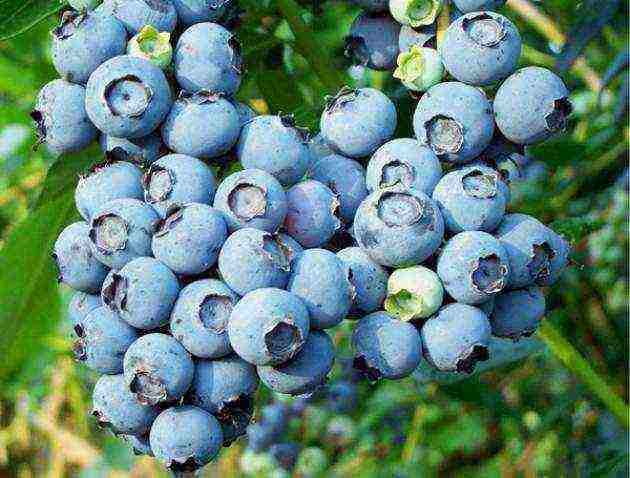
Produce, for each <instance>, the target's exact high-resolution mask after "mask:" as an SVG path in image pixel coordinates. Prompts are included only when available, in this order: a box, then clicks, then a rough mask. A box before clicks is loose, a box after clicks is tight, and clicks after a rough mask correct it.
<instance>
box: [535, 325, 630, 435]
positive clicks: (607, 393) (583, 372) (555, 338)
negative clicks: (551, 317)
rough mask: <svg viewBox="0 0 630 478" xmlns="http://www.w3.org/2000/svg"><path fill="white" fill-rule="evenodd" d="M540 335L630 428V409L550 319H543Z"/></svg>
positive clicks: (559, 357)
mask: <svg viewBox="0 0 630 478" xmlns="http://www.w3.org/2000/svg"><path fill="white" fill-rule="evenodd" d="M538 337H540V338H541V339H542V340H543V341H544V342H545V343H546V344H547V347H549V349H550V350H551V352H552V353H553V354H554V355H555V356H556V357H557V358H558V359H559V360H560V361H561V362H562V363H563V364H564V366H565V367H566V368H568V369H569V370H570V371H571V372H572V373H573V374H574V375H575V376H577V377H578V378H579V379H580V380H581V381H582V382H583V383H584V385H586V387H587V388H588V389H589V390H590V391H591V392H593V394H595V395H596V396H597V397H598V398H599V399H600V400H601V401H602V402H603V404H604V405H605V406H606V408H608V410H610V412H611V413H612V414H613V415H615V417H617V419H618V420H619V421H620V422H621V423H622V424H623V425H624V426H625V427H626V428H630V409H629V408H628V405H627V404H626V403H625V402H624V401H623V399H622V398H621V397H619V396H618V395H617V394H616V393H615V392H614V391H613V389H612V388H611V387H610V386H609V385H608V384H607V383H606V382H604V380H603V379H602V378H601V377H600V376H599V375H597V373H596V372H595V370H593V368H592V367H591V366H590V364H589V363H588V362H587V361H586V360H585V359H584V357H582V356H581V355H580V353H579V352H578V351H577V350H575V348H573V346H572V345H571V344H570V343H569V342H568V341H567V340H566V339H565V338H564V337H562V335H561V334H560V332H558V331H557V330H556V329H555V327H554V326H553V325H551V323H550V322H549V321H548V320H545V321H543V323H542V324H541V325H540V328H539V330H538Z"/></svg>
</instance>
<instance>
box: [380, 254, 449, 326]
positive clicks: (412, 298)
mask: <svg viewBox="0 0 630 478" xmlns="http://www.w3.org/2000/svg"><path fill="white" fill-rule="evenodd" d="M443 298H444V287H443V286H442V281H440V278H439V277H438V275H437V274H436V273H435V272H433V271H432V270H430V269H427V268H426V267H422V266H414V267H408V268H406V269H398V270H395V271H394V272H393V273H392V275H391V276H389V280H388V281H387V298H386V299H385V310H386V311H387V312H389V313H390V314H391V315H392V316H394V317H396V318H398V319H400V320H405V321H408V320H412V319H420V318H425V317H429V316H431V315H433V314H434V313H435V312H437V310H438V309H439V308H440V306H441V305H442V299H443Z"/></svg>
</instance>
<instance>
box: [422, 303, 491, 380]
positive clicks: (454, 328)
mask: <svg viewBox="0 0 630 478" xmlns="http://www.w3.org/2000/svg"><path fill="white" fill-rule="evenodd" d="M489 342H490V322H488V317H486V314H484V313H483V312H482V311H481V310H479V309H478V308H476V307H472V306H470V305H465V304H459V303H455V304H450V305H447V306H446V307H444V308H442V309H441V310H440V311H439V312H438V313H437V315H435V316H433V317H431V318H430V319H429V320H427V321H426V322H425V323H424V325H423V326H422V344H423V347H424V356H425V358H426V359H427V361H428V362H429V363H430V364H431V365H433V366H434V367H435V368H437V369H438V370H441V371H443V372H460V373H461V372H464V373H472V372H473V370H474V369H475V365H476V363H477V362H483V361H485V360H488V345H489Z"/></svg>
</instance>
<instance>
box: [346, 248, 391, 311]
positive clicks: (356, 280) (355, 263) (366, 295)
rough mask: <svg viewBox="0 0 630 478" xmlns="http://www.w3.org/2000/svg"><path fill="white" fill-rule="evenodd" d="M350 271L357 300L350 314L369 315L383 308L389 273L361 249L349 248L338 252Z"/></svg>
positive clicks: (355, 299)
mask: <svg viewBox="0 0 630 478" xmlns="http://www.w3.org/2000/svg"><path fill="white" fill-rule="evenodd" d="M337 257H338V258H339V259H341V260H342V261H343V262H344V263H345V264H346V266H347V267H348V268H349V269H350V274H351V276H352V285H354V290H355V298H354V301H353V303H352V307H351V308H350V312H351V313H353V314H357V315H363V314H369V313H370V312H374V311H376V310H377V309H379V308H380V307H381V305H382V304H383V301H384V300H385V295H386V293H387V271H386V270H385V269H383V268H382V267H381V266H380V265H378V264H377V263H376V262H374V261H373V260H372V259H371V258H370V256H369V255H368V254H367V252H365V251H364V250H363V249H361V248H360V247H348V248H346V249H342V250H340V251H339V252H337Z"/></svg>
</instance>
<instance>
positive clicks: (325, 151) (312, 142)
mask: <svg viewBox="0 0 630 478" xmlns="http://www.w3.org/2000/svg"><path fill="white" fill-rule="evenodd" d="M308 148H309V150H310V151H311V161H310V163H311V164H315V163H316V162H317V161H319V160H320V159H322V158H325V157H326V156H330V155H331V154H334V151H333V150H332V149H330V147H329V146H328V144H326V140H324V137H323V136H322V134H321V133H318V134H316V135H315V136H313V137H311V139H309V141H308Z"/></svg>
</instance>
